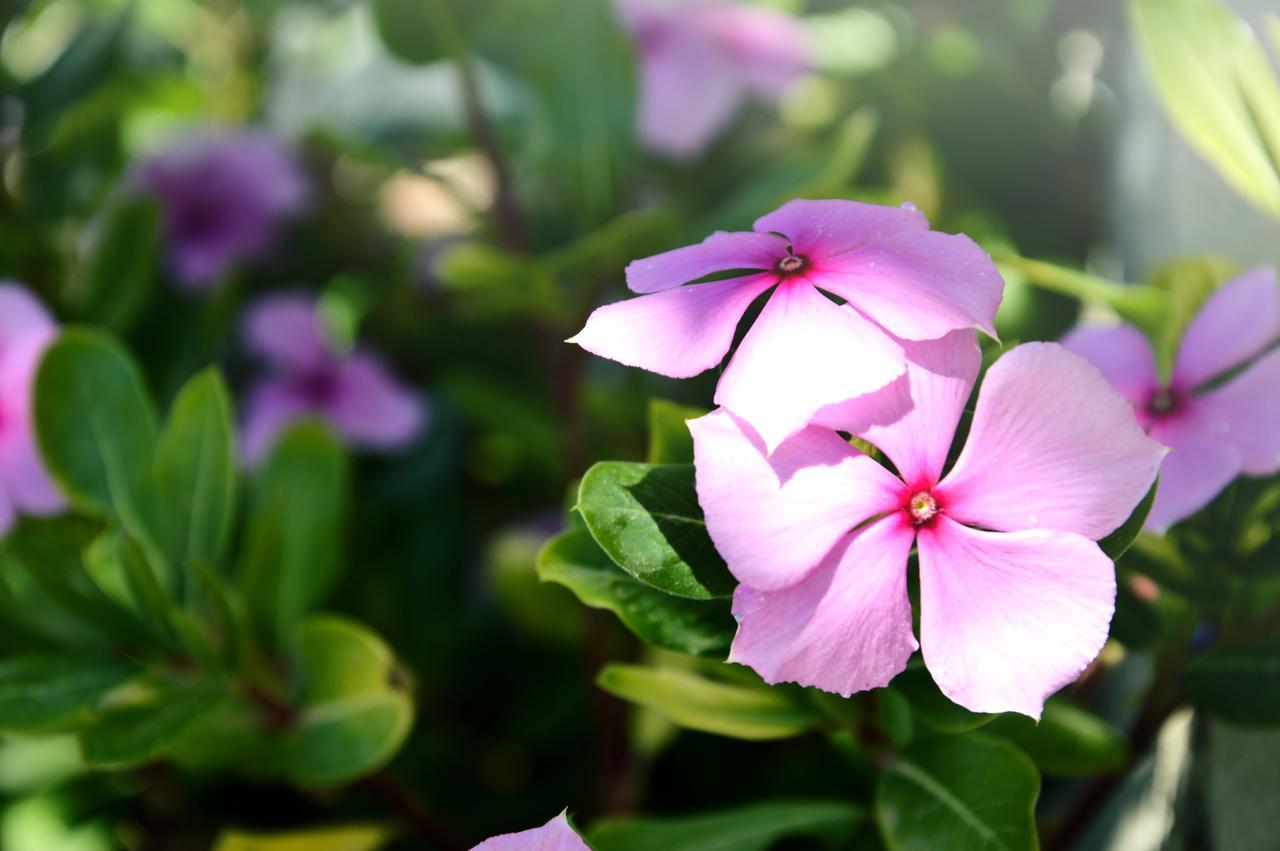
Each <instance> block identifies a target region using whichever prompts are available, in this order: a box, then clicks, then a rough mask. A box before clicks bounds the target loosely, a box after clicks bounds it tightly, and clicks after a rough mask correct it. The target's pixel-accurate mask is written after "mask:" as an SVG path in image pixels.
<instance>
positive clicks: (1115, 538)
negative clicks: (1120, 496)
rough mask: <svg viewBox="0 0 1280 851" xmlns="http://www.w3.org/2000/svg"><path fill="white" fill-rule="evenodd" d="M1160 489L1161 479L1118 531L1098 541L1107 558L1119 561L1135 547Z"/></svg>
mask: <svg viewBox="0 0 1280 851" xmlns="http://www.w3.org/2000/svg"><path fill="white" fill-rule="evenodd" d="M1159 487H1160V480H1159V478H1157V479H1156V481H1154V482H1152V483H1151V488H1150V490H1148V491H1147V494H1146V496H1144V497H1143V498H1142V501H1141V502H1139V503H1138V504H1137V506H1135V507H1134V509H1133V513H1132V514H1130V515H1129V518H1128V519H1127V520H1125V521H1124V522H1123V523H1121V524H1120V528H1118V529H1116V530H1115V531H1114V532H1112V533H1111V534H1110V535H1107V537H1105V538H1103V539H1102V540H1101V541H1098V546H1099V547H1101V548H1102V551H1103V552H1104V553H1106V554H1107V558H1109V559H1111V560H1112V561H1118V560H1119V559H1120V556H1122V555H1124V554H1125V552H1126V551H1127V550H1128V549H1129V547H1131V546H1133V542H1134V541H1136V540H1137V539H1138V535H1139V534H1141V532H1142V526H1143V524H1144V523H1146V522H1147V515H1148V514H1150V513H1151V506H1152V505H1153V504H1154V503H1155V501H1156V490H1157V489H1158V488H1159Z"/></svg>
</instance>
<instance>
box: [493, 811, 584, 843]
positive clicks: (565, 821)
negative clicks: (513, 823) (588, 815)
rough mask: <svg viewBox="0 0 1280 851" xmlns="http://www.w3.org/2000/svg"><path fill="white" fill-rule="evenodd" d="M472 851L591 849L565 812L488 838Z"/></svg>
mask: <svg viewBox="0 0 1280 851" xmlns="http://www.w3.org/2000/svg"><path fill="white" fill-rule="evenodd" d="M471 851H591V849H590V848H588V847H587V844H586V843H585V842H583V841H582V837H580V836H578V834H577V833H576V832H575V831H574V829H573V826H572V825H570V824H569V818H568V816H566V815H565V814H564V813H561V814H560V815H558V816H556V817H555V818H553V819H552V820H551V821H549V822H547V823H546V824H544V825H543V826H542V827H535V828H533V829H532V830H524V831H521V832H520V833H504V834H502V835H501V836H495V837H492V838H491V839H486V840H485V841H484V842H481V843H480V844H479V845H477V846H475V847H474V848H472V849H471Z"/></svg>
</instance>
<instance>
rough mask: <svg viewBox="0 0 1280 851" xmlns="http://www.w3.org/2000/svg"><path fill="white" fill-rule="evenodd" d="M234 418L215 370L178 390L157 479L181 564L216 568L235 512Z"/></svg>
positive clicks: (162, 437)
mask: <svg viewBox="0 0 1280 851" xmlns="http://www.w3.org/2000/svg"><path fill="white" fill-rule="evenodd" d="M233 422H234V418H233V415H232V412H231V400H230V397H229V395H228V393H227V387H226V384H224V383H223V380H222V376H221V375H220V374H219V373H218V371H217V370H216V369H212V368H210V369H207V370H205V371H204V372H201V373H200V374H198V375H197V376H195V377H194V378H192V379H191V380H190V381H189V382H187V384H186V386H185V387H183V388H182V390H181V392H179V393H178V397H177V398H176V399H175V400H174V402H173V407H172V408H171V409H170V411H169V421H168V422H167V423H166V424H165V427H164V431H163V432H161V434H160V440H159V443H158V444H157V446H156V456H155V478H156V488H157V491H158V493H159V496H160V506H161V516H162V517H164V518H165V520H166V523H165V529H166V532H167V533H168V534H167V540H168V541H169V542H170V550H171V552H172V553H173V554H174V555H175V556H176V557H178V558H179V559H181V560H182V561H184V562H185V563H192V562H196V563H200V564H205V565H213V564H216V563H217V562H218V561H219V560H220V559H221V558H222V555H223V552H224V551H225V549H226V546H227V540H228V539H229V538H230V536H231V524H232V519H233V512H234V510H235V490H236V471H235V445H234V437H233V433H234V428H235V426H234V425H233Z"/></svg>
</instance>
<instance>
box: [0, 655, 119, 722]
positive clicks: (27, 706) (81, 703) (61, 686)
mask: <svg viewBox="0 0 1280 851" xmlns="http://www.w3.org/2000/svg"><path fill="white" fill-rule="evenodd" d="M135 673H137V669H136V668H134V667H133V666H131V665H127V664H125V663H124V662H121V661H119V660H116V659H100V658H94V657H87V656H80V657H74V656H50V655H44V654H41V655H31V656H14V657H11V658H9V659H5V660H4V661H3V662H0V729H3V730H29V729H40V728H46V729H47V728H50V727H56V726H58V725H61V724H63V723H65V722H68V721H73V720H75V719H76V718H78V717H79V716H81V715H82V714H84V713H85V712H87V711H88V710H91V709H93V708H94V707H95V706H97V704H98V702H99V701H100V700H101V699H102V698H103V697H105V696H106V695H107V694H108V693H110V692H111V691H113V690H114V689H115V688H116V687H118V686H120V685H121V684H122V683H124V682H125V681H126V680H128V679H129V678H130V677H132V676H133V675H134V674H135Z"/></svg>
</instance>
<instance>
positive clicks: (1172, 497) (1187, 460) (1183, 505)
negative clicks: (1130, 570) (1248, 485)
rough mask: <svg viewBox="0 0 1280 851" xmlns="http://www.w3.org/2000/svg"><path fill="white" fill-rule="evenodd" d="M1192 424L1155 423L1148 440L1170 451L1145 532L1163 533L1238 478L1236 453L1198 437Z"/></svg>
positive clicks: (1217, 440)
mask: <svg viewBox="0 0 1280 851" xmlns="http://www.w3.org/2000/svg"><path fill="white" fill-rule="evenodd" d="M1199 426H1200V424H1199V423H1195V422H1194V421H1192V422H1188V423H1187V424H1185V425H1184V424H1182V423H1179V422H1159V423H1156V424H1155V425H1154V426H1152V429H1151V436H1152V437H1153V438H1155V439H1156V440H1158V441H1160V442H1161V443H1163V444H1164V445H1165V446H1168V447H1170V452H1169V454H1168V455H1166V456H1165V459H1164V463H1163V464H1161V465H1160V487H1159V489H1158V490H1157V491H1156V501H1155V503H1154V504H1152V506H1151V513H1150V514H1149V515H1147V522H1146V528H1147V529H1151V530H1153V531H1157V532H1163V531H1164V530H1165V529H1168V528H1169V527H1170V526H1172V525H1173V524H1174V523H1177V522H1178V521H1179V520H1182V519H1184V518H1186V517H1189V516H1191V515H1192V514H1194V513H1195V512H1197V511H1199V510H1200V509H1201V508H1204V507H1205V506H1206V505H1208V504H1209V503H1210V502H1211V501H1212V500H1213V498H1214V497H1215V496H1217V495H1218V494H1219V493H1220V492H1221V491H1222V489H1223V488H1225V487H1226V486H1227V485H1228V484H1230V483H1231V480H1232V479H1234V478H1235V477H1236V476H1238V475H1239V474H1240V450H1238V449H1236V448H1235V447H1234V446H1232V445H1231V444H1230V443H1227V442H1225V441H1223V440H1222V439H1221V438H1220V437H1215V436H1212V435H1210V434H1202V433H1201V432H1200V431H1199V430H1198V427H1199Z"/></svg>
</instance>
